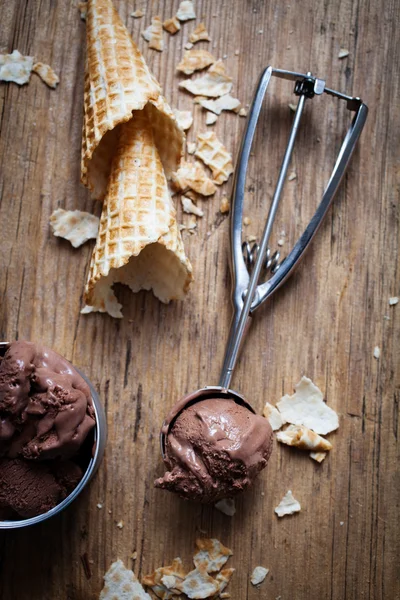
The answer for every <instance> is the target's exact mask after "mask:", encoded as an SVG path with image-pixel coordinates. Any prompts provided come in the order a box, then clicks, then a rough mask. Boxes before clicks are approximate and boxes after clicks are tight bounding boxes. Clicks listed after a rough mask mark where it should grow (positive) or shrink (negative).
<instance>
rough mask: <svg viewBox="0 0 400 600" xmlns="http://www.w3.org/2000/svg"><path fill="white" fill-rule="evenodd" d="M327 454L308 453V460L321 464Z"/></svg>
mask: <svg viewBox="0 0 400 600" xmlns="http://www.w3.org/2000/svg"><path fill="white" fill-rule="evenodd" d="M327 454H328V453H327V452H310V458H312V459H313V460H315V461H317V462H318V463H322V461H323V460H325V458H326V456H327Z"/></svg>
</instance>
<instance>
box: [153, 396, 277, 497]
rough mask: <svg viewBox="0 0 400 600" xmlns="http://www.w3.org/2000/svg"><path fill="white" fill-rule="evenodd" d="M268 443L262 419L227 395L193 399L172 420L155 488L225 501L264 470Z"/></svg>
mask: <svg viewBox="0 0 400 600" xmlns="http://www.w3.org/2000/svg"><path fill="white" fill-rule="evenodd" d="M207 392H208V394H210V393H211V391H210V390H207ZM272 439H273V433H272V429H271V426H270V424H269V422H268V421H267V419H264V418H263V417H261V416H259V415H256V414H254V413H253V412H252V411H251V410H249V409H248V408H247V407H246V406H244V405H241V404H238V403H236V402H234V401H232V399H230V398H228V396H226V397H225V398H224V397H223V396H222V397H221V394H220V395H219V397H212V396H211V397H208V398H206V399H204V400H202V399H199V400H198V401H196V402H194V403H193V404H190V403H189V404H188V405H186V407H185V408H183V410H182V411H181V412H179V413H178V414H177V415H176V416H175V417H174V416H172V422H171V423H170V426H169V432H168V435H167V437H166V443H165V449H164V460H165V463H166V465H167V468H168V471H167V473H165V475H164V477H162V478H160V479H157V481H156V482H155V485H156V487H160V488H163V489H166V490H169V491H173V492H176V493H178V494H179V495H180V496H182V497H184V498H189V499H191V500H197V501H199V502H205V503H213V502H217V501H218V500H221V499H222V498H227V497H231V496H233V495H235V494H237V493H239V492H241V491H243V490H245V489H246V488H247V487H248V486H249V485H250V484H251V483H252V482H253V480H254V479H255V477H256V476H257V474H258V473H259V472H260V471H261V469H263V468H264V467H265V466H266V464H267V461H268V459H269V456H270V454H271V450H272Z"/></svg>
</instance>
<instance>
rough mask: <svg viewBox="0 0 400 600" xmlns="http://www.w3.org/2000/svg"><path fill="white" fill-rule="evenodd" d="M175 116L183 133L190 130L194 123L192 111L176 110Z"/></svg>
mask: <svg viewBox="0 0 400 600" xmlns="http://www.w3.org/2000/svg"><path fill="white" fill-rule="evenodd" d="M174 115H175V117H176V120H177V121H178V125H179V127H181V128H182V129H183V131H187V130H188V129H190V127H191V126H192V123H193V113H192V111H191V110H178V109H177V108H174Z"/></svg>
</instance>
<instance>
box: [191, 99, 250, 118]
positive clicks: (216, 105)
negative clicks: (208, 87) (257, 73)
mask: <svg viewBox="0 0 400 600" xmlns="http://www.w3.org/2000/svg"><path fill="white" fill-rule="evenodd" d="M199 104H200V105H201V106H203V107H204V108H206V109H207V110H210V111H211V112H213V113H215V114H216V115H220V114H221V112H222V111H223V110H232V111H233V112H235V113H237V112H239V111H240V107H241V103H240V100H238V99H237V98H233V96H231V95H230V94H225V96H221V97H220V98H217V100H200V102H199Z"/></svg>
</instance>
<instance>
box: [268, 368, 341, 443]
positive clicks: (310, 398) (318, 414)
mask: <svg viewBox="0 0 400 600" xmlns="http://www.w3.org/2000/svg"><path fill="white" fill-rule="evenodd" d="M294 389H295V393H294V394H293V395H292V396H289V395H288V394H287V395H285V396H283V398H281V400H280V401H279V402H277V404H276V406H277V408H278V409H279V411H280V413H281V415H282V417H283V418H284V419H285V421H286V422H287V423H292V424H293V425H305V426H306V427H308V428H309V429H312V430H313V431H315V432H316V433H319V434H322V435H325V434H327V433H330V432H331V431H334V430H335V429H337V428H338V427H339V419H338V416H337V414H336V412H335V411H334V410H333V409H332V408H330V407H329V406H327V405H326V403H325V402H324V397H323V394H322V392H321V390H320V389H319V388H318V387H317V386H316V385H315V384H314V383H313V382H312V381H311V379H309V378H308V377H302V378H301V380H300V381H299V383H298V384H297V385H296V386H295V388H294Z"/></svg>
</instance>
